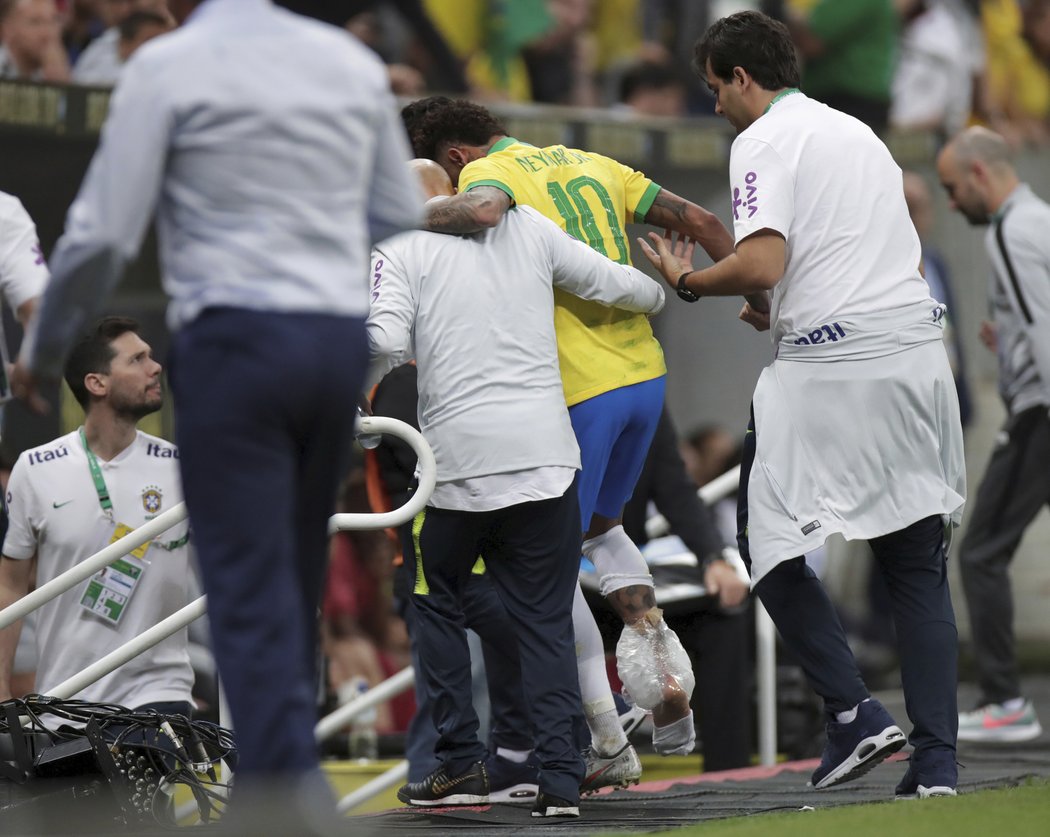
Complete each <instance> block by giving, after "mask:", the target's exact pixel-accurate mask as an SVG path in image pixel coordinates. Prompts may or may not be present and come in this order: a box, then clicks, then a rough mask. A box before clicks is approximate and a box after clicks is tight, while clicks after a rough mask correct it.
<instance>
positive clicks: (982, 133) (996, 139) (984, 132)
mask: <svg viewBox="0 0 1050 837" xmlns="http://www.w3.org/2000/svg"><path fill="white" fill-rule="evenodd" d="M941 157H942V158H947V159H948V162H950V163H953V164H954V165H957V166H967V165H969V164H970V163H972V162H973V161H975V160H976V161H978V162H981V163H983V164H984V165H986V166H988V167H989V168H996V169H999V170H1004V169H1010V170H1013V162H1014V154H1013V150H1012V149H1011V148H1010V146H1009V145H1008V144H1007V142H1006V140H1004V139H1003V138H1002V136H1001V135H1000V134H997V133H996V132H995V131H991V130H989V129H988V128H983V127H981V126H979V125H975V126H974V127H972V128H967V129H966V130H965V131H962V132H961V133H959V134H957V135H956V136H955V138H954V139H953V140H952V141H951V142H949V143H948V145H947V146H945V148H944V150H943V151H942V152H941Z"/></svg>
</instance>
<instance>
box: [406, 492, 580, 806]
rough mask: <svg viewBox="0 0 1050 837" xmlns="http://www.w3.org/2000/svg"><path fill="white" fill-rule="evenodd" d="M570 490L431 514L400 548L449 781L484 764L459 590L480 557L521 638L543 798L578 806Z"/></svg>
mask: <svg viewBox="0 0 1050 837" xmlns="http://www.w3.org/2000/svg"><path fill="white" fill-rule="evenodd" d="M580 540H581V535H580V513H579V504H578V502H577V499H576V486H575V484H573V485H572V486H571V487H570V488H569V489H568V490H567V491H566V492H565V494H564V495H563V496H561V497H558V498H555V499H551V500H540V501H536V502H530V503H520V504H518V505H515V506H510V507H508V508H505V509H498V510H495V511H488V512H461V511H448V510H444V509H436V508H433V507H430V506H428V507H427V508H426V509H425V510H424V511H423V512H421V513H420V515H418V516H417V517H416V520H415V522H414V523H413V526H412V530H411V532H410V535H409V540H408V542H407V543H406V544H405V548H404V555H405V561H406V562H411V563H410V564H409V566H410V569H411V571H412V574H413V577H414V579H415V584H414V587H413V593H412V606H413V607H414V608H415V617H414V619H415V624H416V627H417V630H416V633H415V642H416V647H417V650H418V658H419V663H420V670H419V672H418V676H419V677H421V678H422V679H423V681H424V684H425V688H426V691H427V693H428V694H429V695H430V698H431V706H432V709H431V713H432V714H431V717H432V719H433V723H434V726H435V727H436V728H437V732H438V739H437V743H436V751H435V755H436V756H437V758H438V760H439V761H441V762H442V763H443V764H445V765H446V767H447V768H448V769H449V770H450V772H452V773H453V775H455V774H458V773H460V772H462V771H463V770H465V769H466V768H467V767H468V766H469V765H470V764H471V763H473V762H475V761H480V760H481V759H483V758H484V757H485V747H484V745H483V744H482V743H481V742H480V741H479V740H478V734H477V733H478V719H477V715H476V714H475V712H474V707H473V703H472V701H471V679H470V653H469V650H468V648H467V638H466V633H465V630H464V629H465V618H464V615H463V610H462V603H461V602H462V590H463V589H464V587H465V586H466V584H467V583H468V582H469V580H470V575H471V568H472V567H473V565H474V563H475V561H476V559H477V557H478V556H479V555H480V556H481V557H483V558H484V559H485V566H486V571H487V572H488V574H489V575H490V577H491V579H492V583H493V585H494V586H495V588H496V590H497V592H498V594H499V598H500V600H501V601H502V602H503V606H504V608H505V609H506V611H507V613H508V614H509V615H510V618H511V620H512V621H513V624H514V627H515V629H516V632H517V636H518V647H519V654H520V659H521V682H522V688H523V690H524V695H525V700H526V703H527V705H528V707H529V713H530V720H531V722H532V728H533V729H534V730H535V735H536V755H537V757H538V759H539V762H540V778H539V786H540V790H541V791H543V792H545V793H548V794H551V795H553V796H557V797H559V798H561V799H566V800H569V801H573V800H576V799H579V790H580V782H581V780H582V779H583V774H584V768H585V765H584V762H583V759H582V758H581V757H580V755H579V751H578V750H577V748H576V745H575V732H576V730H577V729H578V727H579V725H580V724H581V723H582V715H583V710H582V708H581V699H580V685H579V675H578V673H577V670H576V645H575V634H574V633H573V629H572V599H573V595H574V592H575V589H576V577H577V572H578V568H579V564H580Z"/></svg>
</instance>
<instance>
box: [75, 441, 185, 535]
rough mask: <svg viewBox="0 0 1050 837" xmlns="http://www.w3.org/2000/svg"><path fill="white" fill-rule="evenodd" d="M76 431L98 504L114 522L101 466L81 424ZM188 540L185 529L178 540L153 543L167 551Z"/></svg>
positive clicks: (111, 504)
mask: <svg viewBox="0 0 1050 837" xmlns="http://www.w3.org/2000/svg"><path fill="white" fill-rule="evenodd" d="M77 432H78V433H79V434H80V444H82V445H83V446H84V455H85V456H87V461H88V470H89V471H91V481H92V482H93V483H95V492H96V493H97V494H98V504H99V505H100V506H102V511H103V512H104V513H105V515H106V517H107V518H108V520H109V522H110V523H113V522H114V519H113V501H112V500H111V499H110V497H109V489H108V488H106V479H105V477H103V476H102V466H101V465H99V464H98V459H97V457H96V456H95V454H93V453H92V452H91V448H89V447H88V443H87V434H85V433H84V428H83V426H81V427H80V428H79V429H78V430H77ZM189 542H190V530H189V529H187V530H186V534H185V535H183V536H182V537H181V538H179V539H178V540H174V541H168V542H167V543H161V542H160V541H154V542H153V543H154V544H155V545H156V546H158V547H160V548H161V549H164V550H166V551H168V552H171V551H172V550H175V549H178V548H179V547H180V546H185V545H186V544H188V543H189Z"/></svg>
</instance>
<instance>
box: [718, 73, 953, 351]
mask: <svg viewBox="0 0 1050 837" xmlns="http://www.w3.org/2000/svg"><path fill="white" fill-rule="evenodd" d="M729 175H730V186H731V189H732V197H733V229H734V233H735V236H736V241H737V243H739V242H740V241H742V240H743V239H745V238H747V237H748V236H750V235H752V234H754V233H757V232H759V231H760V230H763V229H770V230H774V231H776V232H778V233H780V234H781V235H782V236H783V237H784V239H785V240H786V241H787V264H786V269H785V272H784V276H783V278H782V279H781V280H780V282H779V283H778V284H777V286H776V288H774V290H773V300H772V311H771V315H770V321H771V326H770V330H771V334H772V338H773V342H774V344H776V343H779V342H780V341H781V340H782V339H785V338H796V337H802V336H805V335H807V334H809V333H811V332H812V331H813V330H816V329H820V328H821V327H822V326H823V325H825V324H829V323H832V322H834V321H836V320H838V319H842V318H848V317H850V316H852V315H858V314H861V313H864V314H870V313H877V312H882V311H889V310H892V309H900V308H907V307H908V306H910V305H913V304H915V303H919V302H923V301H924V300H929V298H930V291H929V288H928V287H927V285H926V282H925V280H924V279H923V278H922V276H921V275H920V273H919V261H920V258H921V255H922V252H921V248H920V245H919V237H918V235H917V234H916V232H915V227H914V226H913V225H912V222H911V218H910V217H909V216H908V208H907V206H906V205H905V203H904V187H903V183H902V175H901V170H900V167H899V166H898V165H897V164H896V163H895V162H894V160H893V158H892V157H891V156H890V152H889V150H888V149H887V148H886V146H885V145H883V143H882V142H881V140H879V138H878V137H877V136H875V134H874V133H873V132H872V130H871V129H870V128H868V127H867V126H866V125H864V124H863V123H862V122H860V121H859V120H857V119H854V118H853V117H851V116H847V115H846V114H844V113H841V112H840V111H836V110H833V109H832V108H829V107H828V106H827V105H824V104H822V103H820V102H818V101H816V100H814V99H810V98H809V97H807V96H806V95H805V94H803V93H792V94H789V95H787V96H784V97H783V98H781V99H780V100H779V101H777V102H775V103H774V104H773V106H772V107H771V108H770V109H769V110H768V111H767V112H766V113H765V114H764V115H763V116H761V117H759V118H758V119H757V120H755V122H753V123H752V124H751V125H750V126H749V127H748V128H747V129H746V130H744V131H743V132H741V133H740V135H739V136H737V138H736V140H735V141H734V142H733V148H732V153H731V156H730V163H729ZM933 304H934V303H933V302H932V300H931V301H930V305H931V307H932V306H933Z"/></svg>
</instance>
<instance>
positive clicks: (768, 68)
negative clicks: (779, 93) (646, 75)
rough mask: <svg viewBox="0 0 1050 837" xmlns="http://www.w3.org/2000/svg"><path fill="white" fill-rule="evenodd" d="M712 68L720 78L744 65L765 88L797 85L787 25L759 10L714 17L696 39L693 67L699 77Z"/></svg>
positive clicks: (792, 46) (797, 79)
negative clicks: (708, 67) (719, 17)
mask: <svg viewBox="0 0 1050 837" xmlns="http://www.w3.org/2000/svg"><path fill="white" fill-rule="evenodd" d="M708 61H710V62H711V71H712V72H713V73H714V74H715V75H716V76H718V78H720V79H722V80H723V81H729V80H730V79H732V78H733V68H734V67H743V68H744V69H745V70H747V72H748V74H749V75H750V76H751V78H753V79H754V80H755V81H756V82H757V83H758V85H759V86H760V87H762V88H763V89H764V90H780V89H781V88H784V87H798V86H799V79H800V74H799V69H798V53H796V52H795V44H794V42H792V40H791V35H790V34H789V33H788V30H787V27H786V26H785V25H784V24H783V23H781V22H780V21H778V20H773V18H771V17H769V16H768V15H764V14H762V13H761V12H737V13H736V14H735V15H729V16H728V17H723V18H722V19H720V20H716V21H715V22H714V23H712V24H711V26H710V27H709V28H708V30H707V31H706V32H705V33H704V36H703V37H702V38H701V39H700V40H699V41H697V44H696V50H695V54H694V66H695V68H696V71H697V72H698V73H699V74H700V77H701V78H707V62H708Z"/></svg>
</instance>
